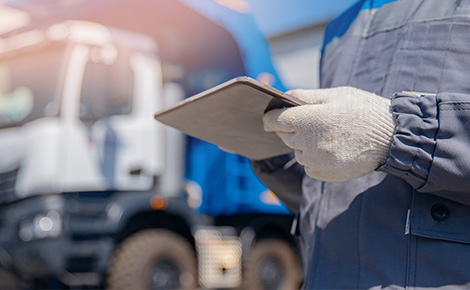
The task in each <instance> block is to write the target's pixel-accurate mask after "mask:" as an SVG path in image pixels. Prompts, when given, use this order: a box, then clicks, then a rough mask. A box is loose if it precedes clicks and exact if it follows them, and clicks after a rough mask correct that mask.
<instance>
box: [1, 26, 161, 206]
mask: <svg viewBox="0 0 470 290" xmlns="http://www.w3.org/2000/svg"><path fill="white" fill-rule="evenodd" d="M156 51H157V47H156V44H155V42H154V40H153V39H151V38H148V37H146V36H143V35H137V34H133V33H129V32H124V31H121V30H120V31H117V30H112V29H109V28H105V27H104V26H101V25H99V24H95V23H89V22H80V21H69V22H65V23H60V24H56V25H53V26H51V27H49V28H47V29H45V30H34V31H28V32H25V33H20V34H17V35H14V36H12V37H10V38H6V39H3V40H2V41H1V42H0V155H1V156H0V172H2V173H5V172H11V171H17V179H18V180H17V182H16V185H15V192H16V194H17V195H18V197H19V198H24V197H27V196H31V195H35V194H41V193H46V194H50V193H59V192H68V191H77V190H80V191H84V190H85V191H96V190H108V189H116V190H145V189H149V188H151V187H152V186H153V179H154V178H153V177H154V176H156V175H159V174H160V173H161V172H162V170H163V166H164V160H165V159H164V158H165V156H164V154H163V152H164V150H163V148H162V146H163V144H164V143H163V141H162V138H161V137H160V138H159V137H158V136H159V134H160V136H161V135H162V128H161V127H160V126H159V125H158V124H157V123H156V122H155V121H154V120H153V113H154V112H155V111H156V110H158V109H159V108H162V105H163V97H162V87H161V84H162V82H161V79H162V76H161V69H160V65H159V61H158V59H157V57H156ZM105 145H106V146H105ZM118 152H119V154H118ZM38 168H40V170H38ZM10 198H13V197H10Z"/></svg>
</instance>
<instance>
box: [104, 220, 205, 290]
mask: <svg viewBox="0 0 470 290" xmlns="http://www.w3.org/2000/svg"><path fill="white" fill-rule="evenodd" d="M106 286H107V288H108V289H195V288H197V266H196V258H195V254H194V250H193V247H192V246H191V245H190V243H189V242H187V241H186V240H185V239H184V238H183V237H181V236H179V235H177V234H175V233H173V232H171V231H168V230H162V229H158V230H157V229H148V230H142V231H140V232H137V233H136V234H133V235H132V236H130V237H129V238H127V239H126V240H124V242H122V243H121V245H120V246H119V247H118V249H117V250H116V251H115V254H114V257H113V259H112V261H111V266H110V267H109V270H108V278H107V285H106Z"/></svg>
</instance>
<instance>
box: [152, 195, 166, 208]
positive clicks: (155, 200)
mask: <svg viewBox="0 0 470 290" xmlns="http://www.w3.org/2000/svg"><path fill="white" fill-rule="evenodd" d="M150 206H151V207H152V208H153V209H154V210H164V209H165V208H167V206H168V199H166V198H165V197H163V196H161V195H155V196H153V197H152V198H151V199H150Z"/></svg>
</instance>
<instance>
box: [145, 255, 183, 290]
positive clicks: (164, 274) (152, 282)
mask: <svg viewBox="0 0 470 290" xmlns="http://www.w3.org/2000/svg"><path fill="white" fill-rule="evenodd" d="M180 275H181V271H180V269H179V267H178V266H177V265H176V264H175V263H174V262H173V261H172V260H171V259H168V258H161V259H158V260H157V261H155V262H154V263H153V264H152V265H151V266H150V269H149V271H148V276H147V277H148V279H147V281H148V285H149V287H148V288H149V289H179V288H181V282H180Z"/></svg>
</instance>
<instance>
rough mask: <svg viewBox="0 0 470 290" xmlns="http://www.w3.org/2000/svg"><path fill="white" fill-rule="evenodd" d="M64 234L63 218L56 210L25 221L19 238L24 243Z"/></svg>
mask: <svg viewBox="0 0 470 290" xmlns="http://www.w3.org/2000/svg"><path fill="white" fill-rule="evenodd" d="M61 233H62V218H61V217H60V214H59V213H58V212H56V211H54V210H51V211H49V212H47V213H46V214H38V215H36V216H35V217H34V218H33V220H29V221H23V222H21V224H20V228H19V233H18V234H19V236H20V239H21V240H22V241H24V242H28V241H31V240H34V239H42V238H48V237H58V236H59V235H60V234H61Z"/></svg>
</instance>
